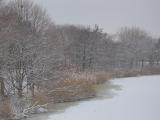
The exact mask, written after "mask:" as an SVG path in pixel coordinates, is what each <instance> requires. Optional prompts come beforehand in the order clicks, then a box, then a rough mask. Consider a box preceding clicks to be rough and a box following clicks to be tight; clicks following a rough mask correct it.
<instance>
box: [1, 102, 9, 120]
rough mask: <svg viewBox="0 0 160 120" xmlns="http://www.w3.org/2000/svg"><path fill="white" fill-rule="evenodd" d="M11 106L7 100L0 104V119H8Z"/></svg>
mask: <svg viewBox="0 0 160 120" xmlns="http://www.w3.org/2000/svg"><path fill="white" fill-rule="evenodd" d="M11 113H12V112H11V104H10V101H9V100H5V101H4V102H2V103H1V104H0V119H1V120H6V119H9V118H10V115H11Z"/></svg>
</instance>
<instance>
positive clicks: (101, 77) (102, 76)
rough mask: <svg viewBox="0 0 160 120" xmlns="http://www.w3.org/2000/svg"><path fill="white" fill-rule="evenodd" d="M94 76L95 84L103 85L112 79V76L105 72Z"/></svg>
mask: <svg viewBox="0 0 160 120" xmlns="http://www.w3.org/2000/svg"><path fill="white" fill-rule="evenodd" d="M95 76H96V84H103V83H105V82H106V81H107V80H110V79H112V75H111V74H110V73H106V72H99V73H96V74H95Z"/></svg>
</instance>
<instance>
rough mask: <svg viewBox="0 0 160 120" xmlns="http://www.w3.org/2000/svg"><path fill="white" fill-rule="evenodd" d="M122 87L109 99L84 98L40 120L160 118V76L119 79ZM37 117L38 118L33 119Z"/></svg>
mask: <svg viewBox="0 0 160 120" xmlns="http://www.w3.org/2000/svg"><path fill="white" fill-rule="evenodd" d="M112 82H113V84H117V85H120V86H121V88H122V90H120V91H115V92H116V93H117V95H115V96H114V97H113V98H111V99H108V98H105V97H104V99H95V100H92V101H83V102H80V103H79V104H78V105H75V106H72V107H69V108H68V109H66V110H65V111H64V112H62V113H59V114H48V115H47V116H46V115H45V117H44V116H43V117H39V118H38V120H41V118H42V119H43V120H160V76H145V77H135V78H124V79H116V80H114V81H112ZM34 120H36V119H34Z"/></svg>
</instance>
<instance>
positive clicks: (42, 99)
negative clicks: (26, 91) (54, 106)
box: [32, 90, 49, 105]
mask: <svg viewBox="0 0 160 120" xmlns="http://www.w3.org/2000/svg"><path fill="white" fill-rule="evenodd" d="M48 102H49V97H48V92H47V91H46V90H41V91H39V92H38V91H37V92H36V93H35V95H34V96H33V98H32V104H35V103H37V104H38V105H44V104H46V103H48Z"/></svg>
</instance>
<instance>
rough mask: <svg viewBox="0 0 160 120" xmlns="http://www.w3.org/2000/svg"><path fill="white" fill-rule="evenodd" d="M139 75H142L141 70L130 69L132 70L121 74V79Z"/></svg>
mask: <svg viewBox="0 0 160 120" xmlns="http://www.w3.org/2000/svg"><path fill="white" fill-rule="evenodd" d="M140 75H142V70H140V69H132V70H126V71H125V72H124V74H123V77H136V76H140Z"/></svg>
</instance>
